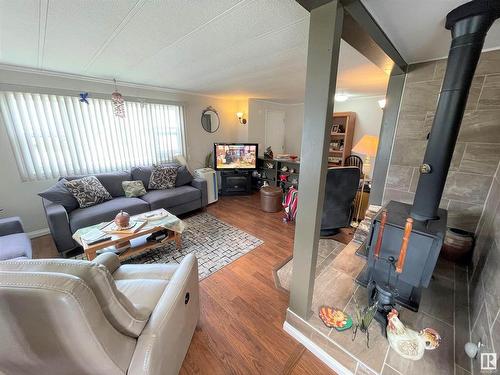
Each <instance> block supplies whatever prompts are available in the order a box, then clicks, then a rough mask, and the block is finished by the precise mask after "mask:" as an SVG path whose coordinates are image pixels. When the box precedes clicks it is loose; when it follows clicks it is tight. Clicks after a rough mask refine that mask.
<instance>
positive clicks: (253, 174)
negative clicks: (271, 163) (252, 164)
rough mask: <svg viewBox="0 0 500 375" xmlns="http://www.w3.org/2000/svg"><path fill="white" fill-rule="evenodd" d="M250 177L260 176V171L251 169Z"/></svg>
mask: <svg viewBox="0 0 500 375" xmlns="http://www.w3.org/2000/svg"><path fill="white" fill-rule="evenodd" d="M252 177H254V178H260V177H261V176H260V173H259V172H258V171H253V172H252Z"/></svg>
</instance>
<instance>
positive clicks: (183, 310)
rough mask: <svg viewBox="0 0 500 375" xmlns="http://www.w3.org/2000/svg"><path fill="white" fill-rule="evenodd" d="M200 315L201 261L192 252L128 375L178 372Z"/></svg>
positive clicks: (151, 322)
mask: <svg viewBox="0 0 500 375" xmlns="http://www.w3.org/2000/svg"><path fill="white" fill-rule="evenodd" d="M199 316H200V302H199V290H198V261H197V260H196V257H195V256H194V255H193V254H188V255H187V256H186V257H185V258H184V259H183V260H182V262H181V264H180V265H179V268H178V269H177V271H175V274H174V276H173V277H172V279H171V280H170V282H169V283H168V285H167V287H166V288H165V290H164V292H163V295H162V296H161V298H160V300H159V301H158V304H157V305H156V308H155V309H154V310H153V313H152V314H151V317H150V318H149V321H148V324H147V325H146V327H144V330H143V331H142V333H141V335H140V336H139V338H138V340H137V346H136V349H135V352H134V355H133V356H132V361H131V364H130V367H129V370H128V373H127V374H129V375H139V374H150V375H160V374H161V375H176V374H178V373H179V370H180V368H181V366H182V361H183V360H184V357H185V355H186V352H187V350H188V348H189V344H190V343H191V338H192V337H193V333H194V330H195V328H196V324H197V323H198V319H199Z"/></svg>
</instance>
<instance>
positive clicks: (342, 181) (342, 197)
mask: <svg viewBox="0 0 500 375" xmlns="http://www.w3.org/2000/svg"><path fill="white" fill-rule="evenodd" d="M359 178H360V170H359V168H357V167H339V168H329V169H328V172H327V175H326V187H325V201H324V204H323V215H322V220H321V229H322V230H323V229H334V228H343V227H347V226H349V224H350V219H351V213H352V212H351V208H352V203H353V201H354V198H355V197H356V192H357V190H358V186H359Z"/></svg>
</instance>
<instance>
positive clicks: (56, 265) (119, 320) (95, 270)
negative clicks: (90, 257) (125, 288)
mask: <svg viewBox="0 0 500 375" xmlns="http://www.w3.org/2000/svg"><path fill="white" fill-rule="evenodd" d="M0 271H13V272H56V273H63V274H68V275H73V276H76V277H78V278H80V279H81V280H83V281H84V282H85V284H87V286H88V287H89V288H90V289H91V290H92V292H93V293H94V295H95V297H96V298H97V301H98V302H99V305H100V306H101V308H102V311H103V313H104V315H106V318H108V320H109V321H110V323H111V324H112V325H113V326H114V327H115V328H116V329H117V330H119V331H120V332H122V333H124V334H126V335H128V336H131V337H138V336H139V335H140V333H141V332H142V330H143V328H144V326H145V325H146V323H147V322H148V319H149V316H150V313H151V311H150V310H149V308H147V306H146V307H145V306H140V305H135V304H134V303H133V302H132V301H130V300H129V299H128V298H127V297H125V295H123V294H122V293H121V292H120V291H119V290H118V288H117V286H116V284H115V281H114V279H113V276H111V273H110V272H109V271H108V269H107V268H106V267H105V266H103V265H101V264H97V263H93V262H88V261H86V260H74V259H36V260H35V259H33V260H32V259H29V260H8V261H4V262H0Z"/></svg>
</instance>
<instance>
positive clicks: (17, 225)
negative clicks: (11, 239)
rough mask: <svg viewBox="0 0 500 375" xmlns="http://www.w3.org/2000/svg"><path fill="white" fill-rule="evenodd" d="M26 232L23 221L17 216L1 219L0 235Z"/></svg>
mask: <svg viewBox="0 0 500 375" xmlns="http://www.w3.org/2000/svg"><path fill="white" fill-rule="evenodd" d="M15 233H24V229H23V223H22V222H21V219H20V218H19V217H17V216H14V217H7V218H5V219H0V236H8V235H9V234H15Z"/></svg>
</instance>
